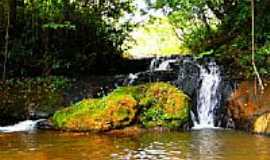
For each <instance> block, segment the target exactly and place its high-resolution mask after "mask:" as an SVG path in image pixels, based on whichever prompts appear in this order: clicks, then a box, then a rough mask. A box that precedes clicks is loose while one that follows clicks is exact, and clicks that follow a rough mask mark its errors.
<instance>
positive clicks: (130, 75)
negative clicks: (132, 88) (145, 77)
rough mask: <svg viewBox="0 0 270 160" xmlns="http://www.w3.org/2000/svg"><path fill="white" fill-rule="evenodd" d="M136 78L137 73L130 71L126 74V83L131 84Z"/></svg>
mask: <svg viewBox="0 0 270 160" xmlns="http://www.w3.org/2000/svg"><path fill="white" fill-rule="evenodd" d="M137 78H138V74H137V73H136V74H133V73H130V74H129V75H128V80H129V81H128V84H132V83H133V82H134V81H135V80H136V79H137Z"/></svg>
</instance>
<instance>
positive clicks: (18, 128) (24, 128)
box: [0, 119, 45, 133]
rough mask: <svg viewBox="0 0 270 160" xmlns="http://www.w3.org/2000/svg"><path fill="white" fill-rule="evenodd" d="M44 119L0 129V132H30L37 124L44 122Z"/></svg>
mask: <svg viewBox="0 0 270 160" xmlns="http://www.w3.org/2000/svg"><path fill="white" fill-rule="evenodd" d="M44 120H45V119H39V120H25V121H22V122H19V123H17V124H14V125H11V126H4V127H0V132H5V133H10V132H30V131H33V130H35V129H36V125H37V123H38V122H41V121H44Z"/></svg>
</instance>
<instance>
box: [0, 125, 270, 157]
mask: <svg viewBox="0 0 270 160" xmlns="http://www.w3.org/2000/svg"><path fill="white" fill-rule="evenodd" d="M88 159H89V160H107V159H123V160H128V159H143V160H147V159H149V160H150V159H151V160H152V159H153V160H154V159H158V160H178V159H188V160H197V159H201V160H216V159H225V160H255V159H256V160H268V159H269V160H270V137H265V136H259V135H251V134H247V133H243V132H236V131H224V130H201V131H192V132H165V133H156V132H155V133H153V132H152V133H150V132H149V133H143V134H141V135H138V136H132V137H115V136H109V135H97V134H78V133H61V132H51V131H50V132H37V133H8V134H0V160H88Z"/></svg>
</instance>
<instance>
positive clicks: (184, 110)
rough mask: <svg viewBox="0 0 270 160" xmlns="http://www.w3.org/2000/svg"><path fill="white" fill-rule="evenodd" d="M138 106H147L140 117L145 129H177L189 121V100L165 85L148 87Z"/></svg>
mask: <svg viewBox="0 0 270 160" xmlns="http://www.w3.org/2000/svg"><path fill="white" fill-rule="evenodd" d="M140 104H141V105H142V106H148V107H144V108H143V110H142V113H141V116H140V121H141V123H142V124H143V125H144V126H145V127H156V126H161V127H168V128H179V127H181V126H182V125H183V124H185V123H186V122H187V121H188V120H189V109H190V107H189V106H190V100H189V98H188V97H187V96H186V95H185V94H184V93H183V92H182V91H180V90H178V89H177V88H175V87H173V86H171V85H169V84H166V83H155V84H151V85H149V87H148V89H147V90H146V93H145V97H144V98H143V99H142V100H141V101H140Z"/></svg>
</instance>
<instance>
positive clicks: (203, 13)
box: [0, 0, 270, 77]
mask: <svg viewBox="0 0 270 160" xmlns="http://www.w3.org/2000/svg"><path fill="white" fill-rule="evenodd" d="M136 1H137V4H138V3H143V5H142V4H141V6H144V7H140V5H139V6H138V5H134V2H136ZM136 1H134V0H2V1H1V2H0V46H1V48H0V49H1V53H2V54H1V57H0V60H1V66H0V67H1V68H2V67H3V66H4V64H5V62H6V63H7V67H8V70H9V73H8V74H9V76H18V75H21V76H29V75H30V76H31V75H33V74H34V75H50V74H55V73H60V74H63V73H64V74H65V73H70V72H73V73H77V72H87V73H95V72H97V70H96V68H97V67H99V70H100V71H102V70H104V72H106V69H107V68H114V66H117V65H118V62H119V59H121V57H122V54H123V53H126V51H127V50H126V49H128V48H123V44H124V42H125V41H127V40H128V41H131V39H132V36H130V35H131V34H130V33H131V31H132V30H134V29H135V30H138V28H141V30H148V31H149V29H147V27H145V26H146V25H140V24H138V23H134V22H132V20H131V19H132V17H133V16H135V13H137V12H140V13H139V14H141V15H142V16H143V15H147V14H149V12H155V11H162V13H163V15H164V16H165V17H166V19H168V20H166V21H168V22H166V23H169V25H170V27H168V28H170V29H172V30H173V33H172V32H171V31H170V32H168V33H170V34H175V35H173V36H174V37H173V38H175V37H177V38H178V40H179V41H180V42H181V43H176V44H174V45H179V46H175V48H185V49H186V50H188V51H190V52H191V53H192V54H193V55H194V56H196V57H202V56H213V57H216V58H217V59H218V60H219V61H221V62H223V63H227V64H229V65H230V66H232V67H233V68H236V69H239V70H241V72H243V74H245V76H247V77H250V76H251V75H252V74H253V70H252V65H251V20H252V19H251V1H250V0H206V1H201V0H154V1H153V0H140V1H138V0H136ZM269 7H270V1H269V0H256V1H255V44H256V46H255V47H256V54H255V60H256V62H257V66H258V68H259V72H260V73H261V74H262V75H264V76H269V72H270V58H269V57H270V56H269V55H270V10H269ZM127 15H128V16H127ZM150 17H151V18H150V20H148V21H145V22H143V23H147V24H148V26H149V25H150V26H151V25H156V30H157V32H158V33H163V32H164V31H162V28H159V25H160V24H159V23H157V21H155V20H153V18H154V19H155V18H156V17H153V16H151V15H150ZM157 19H158V18H157ZM161 21H162V20H161ZM152 28H154V27H152ZM7 33H8V37H7ZM149 33H150V32H149ZM164 33H166V32H164ZM150 35H151V34H150ZM161 35H162V34H161ZM148 36H149V35H148ZM141 40H142V39H139V40H137V41H138V42H137V43H138V44H140V43H142V42H141ZM148 47H149V46H148ZM6 48H8V50H7V51H8V52H5V51H6ZM172 48H173V47H172ZM168 50H170V48H169V49H168ZM176 51H179V52H181V49H180V50H179V49H176ZM163 55H164V54H163ZM7 59H8V60H7ZM5 60H6V61H5Z"/></svg>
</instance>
